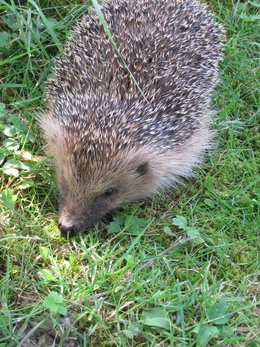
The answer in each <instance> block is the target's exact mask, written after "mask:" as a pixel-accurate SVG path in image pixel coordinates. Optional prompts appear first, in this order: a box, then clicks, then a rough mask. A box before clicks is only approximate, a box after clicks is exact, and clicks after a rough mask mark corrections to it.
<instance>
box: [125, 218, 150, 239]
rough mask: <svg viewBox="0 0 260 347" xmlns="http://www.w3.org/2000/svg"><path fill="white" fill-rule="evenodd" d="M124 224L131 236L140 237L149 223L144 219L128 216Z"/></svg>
mask: <svg viewBox="0 0 260 347" xmlns="http://www.w3.org/2000/svg"><path fill="white" fill-rule="evenodd" d="M124 224H125V228H126V230H127V232H128V233H129V234H131V235H139V234H140V233H141V232H142V231H143V230H144V228H145V226H146V225H147V221H146V220H145V219H144V218H139V217H135V216H127V218H126V220H125V223H124Z"/></svg>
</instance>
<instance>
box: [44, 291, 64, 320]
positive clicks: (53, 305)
mask: <svg viewBox="0 0 260 347" xmlns="http://www.w3.org/2000/svg"><path fill="white" fill-rule="evenodd" d="M42 304H43V306H44V307H45V308H47V309H48V310H49V311H50V313H51V314H54V315H66V314H67V307H66V304H65V303H64V298H63V296H62V295H61V294H58V293H56V292H50V294H48V295H47V296H46V297H45V298H44V300H43V303H42Z"/></svg>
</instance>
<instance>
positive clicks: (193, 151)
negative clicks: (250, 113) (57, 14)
mask: <svg viewBox="0 0 260 347" xmlns="http://www.w3.org/2000/svg"><path fill="white" fill-rule="evenodd" d="M101 9H102V13H103V16H104V18H105V20H106V22H107V25H108V27H109V30H110V32H111V34H112V37H113V39H114V41H115V43H116V47H117V49H118V51H119V52H120V54H118V52H117V50H115V48H114V46H113V44H112V43H111V38H110V39H109V37H108V36H107V33H106V32H105V30H104V27H103V26H102V21H100V18H99V16H98V15H97V13H96V11H95V10H94V9H92V10H90V11H89V13H88V14H85V15H84V16H83V18H82V19H81V21H80V22H78V23H77V24H76V26H75V27H74V29H73V30H72V33H71V36H70V39H69V42H68V44H67V45H66V47H65V49H64V54H63V56H62V57H60V58H58V59H57V60H56V62H55V69H54V74H53V77H52V78H51V79H49V81H48V86H47V99H48V104H47V110H46V112H44V114H42V115H41V116H40V120H39V123H40V126H41V128H42V131H43V135H44V138H45V141H46V142H47V146H48V148H49V152H50V154H51V155H52V157H53V158H54V164H55V171H56V176H57V182H58V189H59V200H60V208H59V224H58V225H59V229H60V231H61V233H62V234H64V235H68V234H69V235H74V234H76V233H78V232H79V231H86V230H87V229H89V228H90V227H92V226H94V225H95V224H96V223H97V222H98V221H99V220H100V219H102V218H103V217H104V216H105V215H107V214H108V213H110V212H111V211H112V210H114V209H115V208H117V207H119V206H120V205H122V204H124V203H129V202H132V201H137V200H140V199H145V198H148V197H150V196H152V195H153V194H157V193H160V194H161V193H163V192H166V191H168V190H169V189H172V188H173V187H174V186H175V184H176V182H178V181H180V179H181V178H186V177H189V176H192V174H193V169H194V168H195V167H196V166H197V165H198V164H199V163H200V162H201V161H202V159H203V157H204V154H205V152H206V150H207V149H208V148H209V146H210V143H211V142H212V141H211V138H212V132H211V130H210V121H211V119H212V112H213V111H212V110H211V107H210V101H211V100H210V99H211V94H212V91H213V88H214V86H215V84H216V79H217V77H218V63H219V61H220V60H221V58H222V35H223V29H222V27H221V26H220V25H219V24H217V23H216V22H215V20H214V18H213V15H212V14H211V13H210V11H209V9H208V7H207V5H206V4H202V3H199V2H198V1H197V0H131V1H129V0H110V1H109V0H105V1H103V2H102V6H101ZM129 71H131V73H132V75H131V74H130V73H129ZM133 76H134V78H133Z"/></svg>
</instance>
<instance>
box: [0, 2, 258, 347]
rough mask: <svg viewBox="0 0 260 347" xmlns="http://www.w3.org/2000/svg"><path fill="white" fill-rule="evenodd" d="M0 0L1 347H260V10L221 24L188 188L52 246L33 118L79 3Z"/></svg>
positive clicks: (47, 170)
mask: <svg viewBox="0 0 260 347" xmlns="http://www.w3.org/2000/svg"><path fill="white" fill-rule="evenodd" d="M21 3H23V5H20V6H19V5H15V2H12V1H3V0H2V1H0V11H1V19H0V55H1V61H0V78H1V85H0V92H1V95H0V98H1V99H0V102H1V103H0V129H1V137H0V141H1V142H0V143H1V149H0V165H1V166H0V170H1V177H0V189H1V193H0V209H1V216H0V346H1V347H3V346H10V347H12V346H21V347H22V346H23V347H25V346H72V347H73V346H184V345H185V346H206V345H207V346H250V347H254V346H259V344H260V341H259V335H258V331H257V326H258V324H259V322H257V320H258V317H259V308H257V304H258V303H257V300H259V279H257V273H259V264H258V258H257V255H258V249H257V248H258V240H259V234H258V230H257V226H258V225H259V214H258V213H257V208H258V206H259V200H258V196H259V190H258V186H257V184H258V176H257V164H259V153H257V141H258V140H259V139H258V133H257V116H258V115H259V82H258V81H259V69H258V68H259V66H258V63H259V60H258V58H259V56H258V52H259V38H258V36H257V34H258V33H259V26H257V25H258V24H259V22H258V20H259V2H258V1H257V0H252V1H243V2H240V1H232V2H231V1H228V0H224V1H218V0H209V1H208V3H209V5H210V7H211V9H212V11H213V12H214V13H215V14H216V18H217V20H218V21H219V22H221V23H222V24H223V25H224V27H225V28H226V32H227V34H226V45H225V59H224V61H223V63H222V64H221V78H220V82H219V84H218V87H217V88H216V90H215V93H214V97H213V107H214V108H215V109H216V110H218V112H217V114H216V117H215V119H214V122H213V125H212V127H213V128H214V129H215V130H216V133H217V136H216V145H215V148H214V149H213V150H212V151H211V153H210V154H209V156H208V158H207V161H206V162H205V163H204V164H203V165H202V167H201V168H200V169H199V170H197V176H196V178H195V179H193V180H190V181H189V182H187V183H186V184H185V185H183V186H180V187H178V189H176V190H175V191H174V192H173V193H171V194H169V195H167V196H166V197H156V198H154V199H153V200H151V201H146V202H143V203H138V204H132V205H129V206H124V207H123V208H121V209H120V210H118V211H116V212H115V213H114V214H113V219H112V221H110V222H107V223H102V224H100V225H99V226H98V227H96V228H93V229H92V230H91V231H90V232H88V233H87V234H84V235H81V236H80V237H78V238H76V239H71V240H66V239H63V238H61V237H60V234H59V231H58V228H57V191H56V184H55V180H54V172H53V169H52V166H51V161H50V159H49V158H48V157H47V156H46V155H45V154H44V150H43V142H42V140H41V137H40V134H39V129H38V127H37V124H36V116H37V113H39V112H40V111H41V110H43V108H44V97H43V95H44V88H45V81H46V79H47V76H48V75H49V73H50V71H51V67H52V65H53V59H54V58H55V56H57V55H59V54H61V53H60V52H61V51H62V47H63V45H64V42H65V41H66V37H67V35H68V33H69V28H71V26H72V25H73V23H75V21H76V20H77V18H79V17H80V16H81V15H82V13H83V12H85V11H86V10H87V6H88V5H87V4H85V5H82V3H80V1H78V3H76V1H73V0H63V1H60V2H59V6H57V2H56V1H52V0H49V1H47V0H45V1H36V0H27V1H22V2H21Z"/></svg>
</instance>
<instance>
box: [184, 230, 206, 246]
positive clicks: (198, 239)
mask: <svg viewBox="0 0 260 347" xmlns="http://www.w3.org/2000/svg"><path fill="white" fill-rule="evenodd" d="M186 232H187V236H189V237H192V238H193V242H194V243H197V244H200V243H203V242H204V240H203V237H202V236H201V234H200V233H199V232H198V230H197V229H196V228H194V227H187V228H186Z"/></svg>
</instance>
